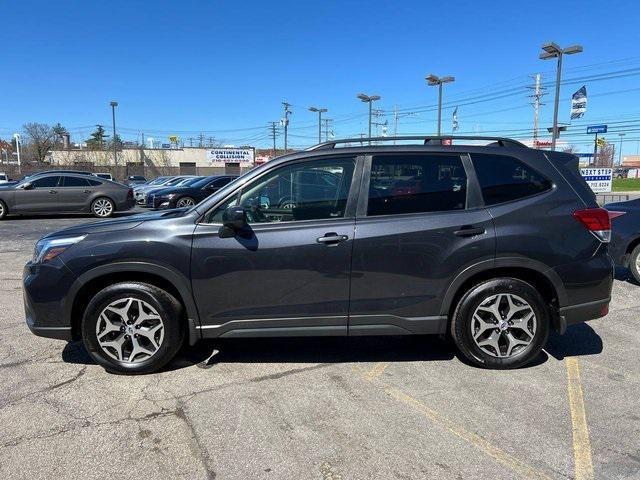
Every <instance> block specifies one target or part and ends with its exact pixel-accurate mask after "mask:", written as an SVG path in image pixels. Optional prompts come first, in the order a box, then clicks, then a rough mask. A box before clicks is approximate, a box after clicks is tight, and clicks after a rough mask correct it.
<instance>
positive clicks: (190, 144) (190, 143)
mask: <svg viewBox="0 0 640 480" xmlns="http://www.w3.org/2000/svg"><path fill="white" fill-rule="evenodd" d="M189 146H190V147H193V137H189Z"/></svg>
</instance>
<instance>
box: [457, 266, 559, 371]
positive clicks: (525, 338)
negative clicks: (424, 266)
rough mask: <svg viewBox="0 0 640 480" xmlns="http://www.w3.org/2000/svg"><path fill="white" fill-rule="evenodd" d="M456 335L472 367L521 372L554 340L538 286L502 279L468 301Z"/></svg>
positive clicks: (470, 293)
mask: <svg viewBox="0 0 640 480" xmlns="http://www.w3.org/2000/svg"><path fill="white" fill-rule="evenodd" d="M451 335H452V337H453V340H454V342H455V344H456V346H457V347H458V349H459V350H460V353H462V355H463V356H464V357H465V358H466V359H467V360H469V361H470V362H471V363H473V364H475V365H478V366H481V367H485V368H496V369H507V368H517V367H520V366H523V365H526V364H527V363H530V362H531V361H533V360H534V359H535V358H536V357H537V356H538V354H539V353H540V350H542V347H543V346H544V345H545V343H546V341H547V337H548V335H549V315H548V312H547V308H546V306H545V303H544V300H543V298H542V296H541V295H540V294H539V293H538V291H537V290H536V289H535V288H534V287H533V286H531V285H530V284H528V283H526V282H524V281H522V280H518V279H515V278H497V279H493V280H488V281H486V282H483V283H481V284H479V285H476V286H475V287H473V288H471V289H470V290H469V291H468V292H467V293H465V294H464V295H463V296H462V298H461V299H460V301H459V302H458V305H457V307H456V309H455V312H454V314H453V318H452V321H451Z"/></svg>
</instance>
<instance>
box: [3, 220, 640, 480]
mask: <svg viewBox="0 0 640 480" xmlns="http://www.w3.org/2000/svg"><path fill="white" fill-rule="evenodd" d="M87 221H91V218H89V217H71V218H55V217H47V218H37V217H29V218H14V219H8V220H6V221H3V222H1V223H0V332H1V333H0V385H1V387H0V478H52V477H55V478H59V479H62V478H145V479H146V478H209V479H212V478H217V479H313V478H317V479H333V480H337V479H371V478H376V479H378V478H379V479H395V478H397V479H432V478H433V479H484V478H487V479H493V480H495V479H512V478H546V479H548V478H553V479H555V478H577V479H581V480H582V479H591V478H597V479H601V478H602V479H618V478H640V409H639V405H640V401H639V398H640V346H639V345H640V286H638V285H635V284H633V283H631V282H630V281H627V280H626V279H625V272H619V275H618V277H619V279H617V280H616V282H615V287H614V292H613V302H612V305H611V312H610V314H609V315H608V316H607V317H605V318H602V319H599V320H596V321H593V322H590V323H588V324H583V325H578V326H574V327H571V328H570V329H569V331H568V332H567V334H566V335H564V336H557V335H553V336H552V337H551V339H550V341H549V344H548V346H547V348H546V350H545V351H544V353H543V354H542V355H541V356H540V357H539V358H538V360H537V362H535V364H534V365H533V366H530V367H528V368H523V369H519V370H515V371H504V372H499V371H487V370H481V369H477V368H474V367H471V366H468V365H466V364H465V363H463V362H462V361H461V360H460V359H459V358H458V357H457V356H456V353H455V351H454V350H453V349H452V347H450V346H449V345H448V344H447V343H445V342H444V341H442V340H440V339H438V338H435V337H433V338H432V337H427V338H418V337H412V338H395V337H393V338H389V337H384V338H370V339H367V338H359V339H327V338H322V339H304V340H300V339H286V340H285V339H280V340H279V339H263V340H251V341H249V340H241V341H240V340H236V341H225V342H207V343H201V344H199V345H198V346H197V347H195V348H194V349H192V350H190V351H188V352H184V353H183V354H181V355H180V356H179V358H178V360H177V361H175V362H173V363H172V364H170V366H169V367H168V368H167V369H165V371H163V372H162V373H159V374H154V375H147V376H137V377H129V376H118V375H112V374H109V373H106V372H105V371H104V370H103V369H102V368H101V367H99V366H98V365H96V364H94V363H93V362H92V361H91V360H90V358H89V356H88V355H87V353H86V352H85V351H84V349H83V348H82V346H81V345H80V344H78V343H70V344H66V343H64V342H60V341H54V340H48V339H44V338H39V337H35V336H33V335H32V334H31V333H30V332H29V330H28V329H27V327H26V325H25V323H24V314H23V306H22V294H21V275H22V266H23V265H24V263H25V262H26V261H27V260H28V259H29V257H30V256H31V254H32V251H33V245H34V243H35V241H36V240H37V239H38V238H39V237H40V236H42V235H44V234H45V233H47V232H50V231H53V230H56V229H59V228H62V227H64V226H67V225H72V224H76V223H80V222H87Z"/></svg>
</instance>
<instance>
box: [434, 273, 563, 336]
mask: <svg viewBox="0 0 640 480" xmlns="http://www.w3.org/2000/svg"><path fill="white" fill-rule="evenodd" d="M461 275H462V274H461ZM494 278H515V279H517V280H522V281H524V282H527V283H529V284H530V285H531V286H532V287H533V288H535V289H536V290H537V291H538V292H539V293H540V295H541V296H542V298H543V299H544V301H545V303H546V304H547V305H551V306H553V307H554V308H551V309H549V310H550V316H551V318H550V320H551V324H552V326H553V327H554V328H556V329H558V328H559V322H558V319H557V318H556V317H557V315H556V314H554V310H556V311H557V308H558V306H559V302H560V299H559V297H558V293H559V292H558V289H557V288H556V286H555V285H554V283H553V282H552V280H551V279H550V278H549V277H547V276H546V275H545V274H543V273H542V272H540V271H538V270H534V269H531V268H526V267H519V266H517V267H493V268H487V269H485V270H481V271H478V272H475V273H472V274H470V275H466V276H463V277H462V278H460V276H458V277H457V278H456V280H454V282H452V284H451V287H450V288H449V290H448V291H447V294H446V295H445V300H444V304H443V312H442V313H443V315H447V317H448V318H449V321H451V317H452V315H453V312H454V310H455V308H456V306H457V305H458V302H459V301H460V298H462V296H463V295H464V294H465V293H466V292H468V291H469V290H470V289H471V288H473V286H474V285H477V284H479V283H481V282H484V281H486V280H491V279H494Z"/></svg>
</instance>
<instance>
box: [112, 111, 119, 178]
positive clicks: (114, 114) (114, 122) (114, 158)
mask: <svg viewBox="0 0 640 480" xmlns="http://www.w3.org/2000/svg"><path fill="white" fill-rule="evenodd" d="M117 106H118V102H111V119H112V120H113V139H112V143H113V163H114V164H115V166H116V170H115V174H116V176H117V175H118V153H117V151H116V107H117Z"/></svg>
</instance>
